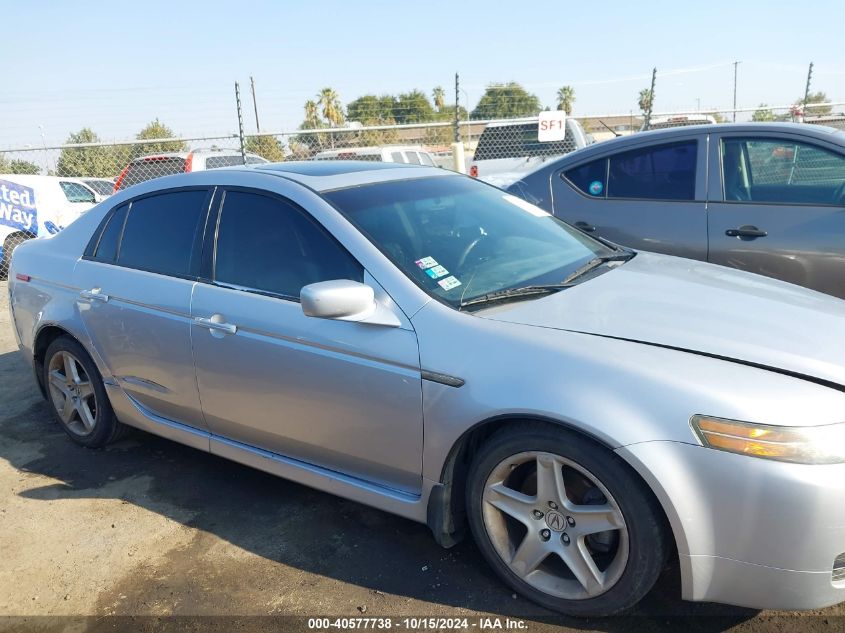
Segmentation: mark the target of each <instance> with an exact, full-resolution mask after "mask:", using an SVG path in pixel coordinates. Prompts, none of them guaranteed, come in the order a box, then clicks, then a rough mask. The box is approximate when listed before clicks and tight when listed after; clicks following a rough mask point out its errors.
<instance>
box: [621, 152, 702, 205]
mask: <svg viewBox="0 0 845 633" xmlns="http://www.w3.org/2000/svg"><path fill="white" fill-rule="evenodd" d="M697 147H698V144H697V142H696V141H695V140H691V141H680V142H678V143H668V144H666V145H656V146H653V147H645V148H642V149H635V150H631V151H628V152H622V153H620V154H615V155H613V156H611V157H610V158H609V160H610V166H609V168H608V182H607V197H608V198H634V199H643V200H694V199H695V172H696V153H697Z"/></svg>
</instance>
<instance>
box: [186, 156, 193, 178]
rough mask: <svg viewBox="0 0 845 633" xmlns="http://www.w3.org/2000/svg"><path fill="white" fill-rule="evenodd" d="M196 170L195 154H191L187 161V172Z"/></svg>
mask: <svg viewBox="0 0 845 633" xmlns="http://www.w3.org/2000/svg"><path fill="white" fill-rule="evenodd" d="M193 168H194V153H193V152H189V153H188V157H187V158H186V159H185V172H186V173H187V172H189V171H191V170H192V169H193Z"/></svg>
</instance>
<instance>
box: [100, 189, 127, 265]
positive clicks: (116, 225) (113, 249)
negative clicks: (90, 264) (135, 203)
mask: <svg viewBox="0 0 845 633" xmlns="http://www.w3.org/2000/svg"><path fill="white" fill-rule="evenodd" d="M128 209H129V205H128V204H122V205H120V206H119V207H118V208H117V209H115V211H114V213H112V214H111V217H110V218H109V220H108V223H107V224H106V226H105V228H104V229H103V232H102V233H101V235H100V241H99V242H98V243H97V248H96V250H95V251H94V254H93V257H94V259H96V260H97V261H100V262H108V263H112V262H114V260H115V257H117V243H118V241H119V240H120V233H121V231H122V230H123V223H124V222H125V221H126V211H127V210H128Z"/></svg>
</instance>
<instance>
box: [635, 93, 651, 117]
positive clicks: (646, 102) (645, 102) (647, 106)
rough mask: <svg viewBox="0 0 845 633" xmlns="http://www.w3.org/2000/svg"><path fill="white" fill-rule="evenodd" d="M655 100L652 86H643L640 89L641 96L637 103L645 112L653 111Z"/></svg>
mask: <svg viewBox="0 0 845 633" xmlns="http://www.w3.org/2000/svg"><path fill="white" fill-rule="evenodd" d="M653 101H654V99H653V95H652V94H651V88H643V89H642V90H640V94H639V98H638V99H637V105H638V106H639V107H640V111H641V112H642V113H643V114H645V113H647V112H651V107H652V106H653V105H654V104H653V103H652V102H653Z"/></svg>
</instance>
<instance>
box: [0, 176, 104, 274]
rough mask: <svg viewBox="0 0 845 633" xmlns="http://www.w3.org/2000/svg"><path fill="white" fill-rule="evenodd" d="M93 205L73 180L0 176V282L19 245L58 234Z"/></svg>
mask: <svg viewBox="0 0 845 633" xmlns="http://www.w3.org/2000/svg"><path fill="white" fill-rule="evenodd" d="M95 202H96V197H95V194H94V192H93V191H92V190H91V189H89V188H88V187H86V186H85V185H83V184H82V183H81V182H79V181H78V179H76V178H61V177H58V176H29V175H26V176H25V175H18V174H0V244H2V252H0V279H5V278H6V274H7V272H8V270H9V262H10V261H11V260H12V251H14V249H15V247H17V245H18V244H20V243H21V242H23V241H25V240H29V239H32V238H34V237H47V236H50V235H54V234H56V233H58V232H59V231H61V230H62V229H63V228H64V227H66V226H67V225H68V224H70V223H71V222H73V221H74V220H75V219H76V218H78V217H79V216H80V215H82V214H83V213H84V212H85V211H87V210H88V209H90V208H91V207H93V206H94V204H95Z"/></svg>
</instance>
